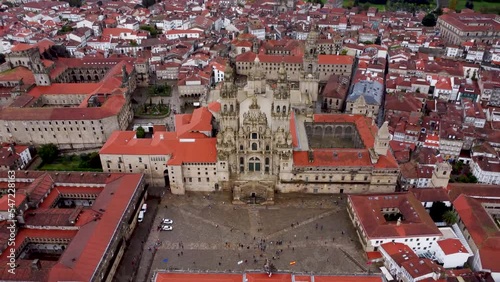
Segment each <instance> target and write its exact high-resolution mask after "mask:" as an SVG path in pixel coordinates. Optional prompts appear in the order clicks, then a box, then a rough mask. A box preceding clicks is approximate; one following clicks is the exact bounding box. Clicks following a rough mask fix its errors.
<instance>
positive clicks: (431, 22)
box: [422, 13, 437, 26]
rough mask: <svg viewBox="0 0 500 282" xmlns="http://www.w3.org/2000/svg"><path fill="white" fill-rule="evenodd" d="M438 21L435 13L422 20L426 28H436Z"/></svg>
mask: <svg viewBox="0 0 500 282" xmlns="http://www.w3.org/2000/svg"><path fill="white" fill-rule="evenodd" d="M436 21H437V19H436V16H435V15H434V14H433V13H429V14H427V15H425V17H424V18H423V19H422V24H423V25H424V26H436Z"/></svg>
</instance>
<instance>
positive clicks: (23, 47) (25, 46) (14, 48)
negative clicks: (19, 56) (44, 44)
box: [10, 43, 36, 52]
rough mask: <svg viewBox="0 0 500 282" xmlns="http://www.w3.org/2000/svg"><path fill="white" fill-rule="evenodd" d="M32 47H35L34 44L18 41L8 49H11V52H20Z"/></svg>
mask: <svg viewBox="0 0 500 282" xmlns="http://www.w3.org/2000/svg"><path fill="white" fill-rule="evenodd" d="M34 47H36V45H35V44H25V43H19V44H16V45H14V46H12V48H11V49H10V51H12V52H22V51H26V50H29V49H31V48H34Z"/></svg>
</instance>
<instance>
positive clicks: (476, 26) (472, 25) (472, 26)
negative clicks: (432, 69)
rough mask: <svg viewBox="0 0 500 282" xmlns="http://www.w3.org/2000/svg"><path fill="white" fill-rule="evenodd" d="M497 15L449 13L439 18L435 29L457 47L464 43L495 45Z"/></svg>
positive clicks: (499, 30) (499, 26)
mask: <svg viewBox="0 0 500 282" xmlns="http://www.w3.org/2000/svg"><path fill="white" fill-rule="evenodd" d="M498 17H499V16H498V15H495V14H480V13H451V14H446V15H442V16H439V18H438V20H437V25H436V27H437V28H438V29H439V31H440V32H441V36H442V38H443V39H444V40H446V41H447V42H448V43H451V44H454V45H459V44H461V43H463V42H466V41H475V42H482V43H485V44H492V43H495V42H496V40H498V38H499V37H500V23H499V19H498Z"/></svg>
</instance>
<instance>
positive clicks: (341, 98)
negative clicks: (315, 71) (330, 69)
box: [321, 75, 349, 113]
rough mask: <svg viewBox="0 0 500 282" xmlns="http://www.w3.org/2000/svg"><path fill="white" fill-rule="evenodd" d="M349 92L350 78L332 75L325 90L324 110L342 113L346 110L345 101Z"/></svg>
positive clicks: (323, 96) (322, 95)
mask: <svg viewBox="0 0 500 282" xmlns="http://www.w3.org/2000/svg"><path fill="white" fill-rule="evenodd" d="M348 91H349V77H347V76H342V75H332V76H330V79H328V82H327V83H326V85H325V88H323V92H322V93H321V98H322V99H323V110H326V111H328V112H337V113H340V112H341V111H342V110H343V109H344V103H345V99H346V97H347V92H348Z"/></svg>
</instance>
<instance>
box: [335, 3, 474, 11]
mask: <svg viewBox="0 0 500 282" xmlns="http://www.w3.org/2000/svg"><path fill="white" fill-rule="evenodd" d="M353 3H354V1H353V0H343V2H342V7H344V8H345V7H352V6H353ZM359 5H360V6H361V5H364V3H359ZM368 5H370V7H376V8H378V10H379V12H384V11H385V5H384V4H372V3H368ZM464 5H465V4H464Z"/></svg>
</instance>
